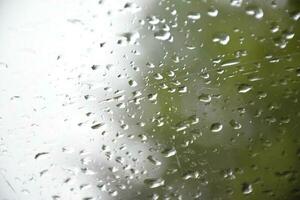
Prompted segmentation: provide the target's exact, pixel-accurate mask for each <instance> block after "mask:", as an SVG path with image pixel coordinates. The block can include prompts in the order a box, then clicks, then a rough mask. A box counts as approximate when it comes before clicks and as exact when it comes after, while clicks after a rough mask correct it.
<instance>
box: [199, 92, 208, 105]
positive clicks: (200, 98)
mask: <svg viewBox="0 0 300 200" xmlns="http://www.w3.org/2000/svg"><path fill="white" fill-rule="evenodd" d="M198 99H199V101H201V102H204V103H209V102H211V96H210V95H209V94H201V95H200V96H199V97H198Z"/></svg>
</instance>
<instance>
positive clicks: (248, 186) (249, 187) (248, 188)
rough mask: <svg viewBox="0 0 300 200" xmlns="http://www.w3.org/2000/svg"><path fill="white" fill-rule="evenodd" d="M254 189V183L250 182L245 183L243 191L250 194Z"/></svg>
mask: <svg viewBox="0 0 300 200" xmlns="http://www.w3.org/2000/svg"><path fill="white" fill-rule="evenodd" d="M252 191H253V188H252V185H251V184H248V183H243V185H242V192H243V194H250V193H251V192H252Z"/></svg>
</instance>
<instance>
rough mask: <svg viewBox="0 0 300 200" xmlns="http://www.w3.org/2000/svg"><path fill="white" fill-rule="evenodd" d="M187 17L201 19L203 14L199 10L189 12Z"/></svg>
mask: <svg viewBox="0 0 300 200" xmlns="http://www.w3.org/2000/svg"><path fill="white" fill-rule="evenodd" d="M187 17H188V19H191V20H198V19H200V17H201V15H200V13H198V12H189V13H188V16H187Z"/></svg>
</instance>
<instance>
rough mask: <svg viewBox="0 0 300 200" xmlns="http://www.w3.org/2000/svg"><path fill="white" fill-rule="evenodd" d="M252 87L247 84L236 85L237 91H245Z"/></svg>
mask: <svg viewBox="0 0 300 200" xmlns="http://www.w3.org/2000/svg"><path fill="white" fill-rule="evenodd" d="M251 89H252V86H251V85H248V84H244V83H243V84H240V85H239V87H238V93H247V92H249V91H250V90H251Z"/></svg>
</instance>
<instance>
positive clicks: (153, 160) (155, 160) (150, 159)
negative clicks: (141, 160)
mask: <svg viewBox="0 0 300 200" xmlns="http://www.w3.org/2000/svg"><path fill="white" fill-rule="evenodd" d="M147 159H148V160H149V161H150V162H151V163H152V164H154V165H161V162H160V161H159V160H157V159H156V158H154V157H153V156H148V157H147Z"/></svg>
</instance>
